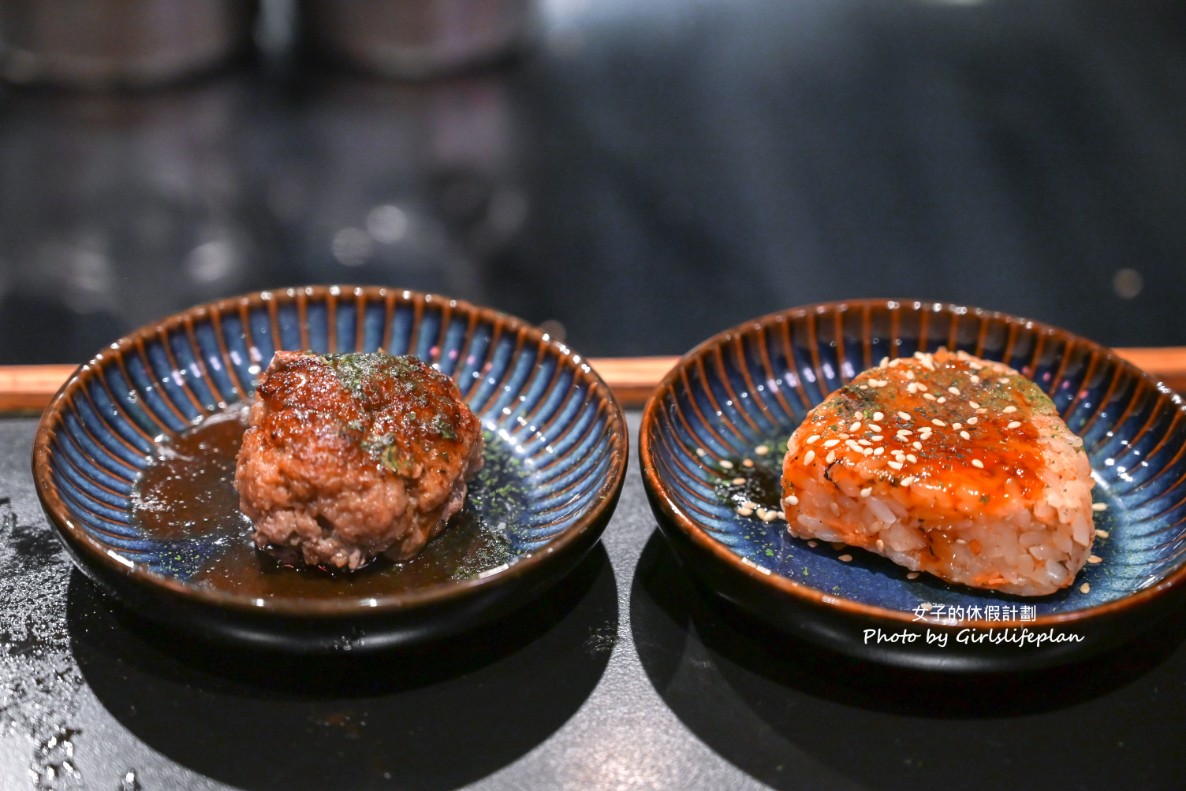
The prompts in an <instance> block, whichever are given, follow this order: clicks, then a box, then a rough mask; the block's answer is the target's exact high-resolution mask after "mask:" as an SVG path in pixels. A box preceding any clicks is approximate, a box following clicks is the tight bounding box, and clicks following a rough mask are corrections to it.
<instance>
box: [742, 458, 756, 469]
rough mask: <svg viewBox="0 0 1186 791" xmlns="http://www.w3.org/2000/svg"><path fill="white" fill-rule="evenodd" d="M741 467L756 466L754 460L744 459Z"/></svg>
mask: <svg viewBox="0 0 1186 791" xmlns="http://www.w3.org/2000/svg"><path fill="white" fill-rule="evenodd" d="M741 466H742V467H752V466H754V460H753V459H742V460H741Z"/></svg>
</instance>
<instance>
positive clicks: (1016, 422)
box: [1005, 420, 1021, 428]
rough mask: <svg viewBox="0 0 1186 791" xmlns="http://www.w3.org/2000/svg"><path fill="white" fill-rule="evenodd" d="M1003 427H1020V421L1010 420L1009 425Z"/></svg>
mask: <svg viewBox="0 0 1186 791" xmlns="http://www.w3.org/2000/svg"><path fill="white" fill-rule="evenodd" d="M1005 428H1021V421H1020V420H1011V421H1009V425H1007V426H1005Z"/></svg>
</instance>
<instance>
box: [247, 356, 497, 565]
mask: <svg viewBox="0 0 1186 791" xmlns="http://www.w3.org/2000/svg"><path fill="white" fill-rule="evenodd" d="M482 448H483V443H482V433H481V427H480V425H479V423H478V419H477V418H476V417H474V414H473V412H471V411H470V409H469V407H468V406H466V404H465V403H464V402H463V401H462V400H461V394H460V392H459V391H458V389H457V385H456V384H454V383H453V381H452V380H451V379H450V378H449V377H448V376H445V375H444V374H442V373H440V372H439V371H436V370H434V369H433V368H431V367H430V366H428V365H427V364H425V363H424V362H423V361H421V360H419V359H417V358H415V357H411V356H399V357H395V356H392V355H389V354H386V353H384V352H377V353H374V354H313V353H311V352H284V351H282V352H277V353H276V355H275V357H273V358H272V363H271V365H269V366H268V369H267V370H266V371H264V373H263V375H262V376H261V377H260V381H259V385H258V386H257V388H256V394H255V399H254V401H253V402H252V404H251V411H250V416H249V424H248V428H247V431H246V433H245V434H244V436H243V447H242V449H241V450H240V452H239V456H238V460H237V468H236V470H235V487H236V488H237V489H238V491H239V507H240V508H241V509H242V511H243V513H244V514H246V515H247V516H248V517H249V518H250V519H251V521H252V522H253V523H254V525H255V543H256V546H258V547H259V548H261V549H264V550H267V551H269V552H271V553H273V554H274V555H276V556H277V557H278V558H280V559H281V560H283V561H288V562H297V561H298V560H303V561H304V562H305V563H306V564H308V565H311V566H326V567H334V568H349V569H357V568H358V567H360V566H362V565H363V564H365V563H366V562H367V561H369V560H370V559H372V558H374V557H376V556H377V555H380V554H385V555H387V556H388V557H391V558H392V559H395V560H406V559H408V558H411V557H413V556H414V555H416V554H417V553H418V552H419V551H420V550H421V549H422V548H423V547H424V545H425V544H427V543H428V541H429V540H431V539H432V538H433V537H434V536H436V535H437V534H438V533H440V532H441V530H442V529H443V528H444V526H445V523H446V522H447V521H448V520H449V517H451V516H452V515H453V514H455V513H456V512H457V511H458V510H460V509H461V506H462V503H463V502H464V500H465V494H466V480H467V479H468V478H469V477H471V476H472V475H473V474H474V473H475V472H476V471H477V470H478V469H479V468H480V467H481V466H482Z"/></svg>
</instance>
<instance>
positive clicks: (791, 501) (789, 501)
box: [782, 494, 799, 507]
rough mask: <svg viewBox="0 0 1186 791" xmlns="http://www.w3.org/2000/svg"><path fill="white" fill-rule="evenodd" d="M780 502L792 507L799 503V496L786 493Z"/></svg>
mask: <svg viewBox="0 0 1186 791" xmlns="http://www.w3.org/2000/svg"><path fill="white" fill-rule="evenodd" d="M782 502H783V504H784V505H789V506H792V507H794V506H796V505H798V504H799V498H798V497H796V496H795V495H793V494H788V495H787V496H786V497H784V498H782Z"/></svg>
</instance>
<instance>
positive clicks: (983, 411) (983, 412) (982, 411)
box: [976, 407, 988, 415]
mask: <svg viewBox="0 0 1186 791" xmlns="http://www.w3.org/2000/svg"><path fill="white" fill-rule="evenodd" d="M976 414H977V415H987V414H988V409H986V408H985V407H979V408H977V410H976Z"/></svg>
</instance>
